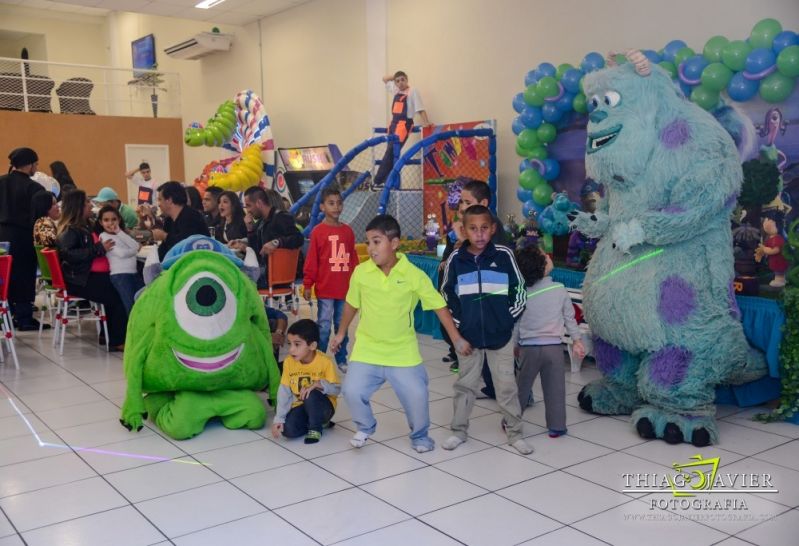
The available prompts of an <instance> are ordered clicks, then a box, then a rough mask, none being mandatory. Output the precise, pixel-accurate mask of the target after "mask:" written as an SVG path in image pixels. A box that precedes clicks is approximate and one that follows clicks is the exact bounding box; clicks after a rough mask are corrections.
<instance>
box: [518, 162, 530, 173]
mask: <svg viewBox="0 0 799 546" xmlns="http://www.w3.org/2000/svg"><path fill="white" fill-rule="evenodd" d="M532 168H533V165H532V163H530V160H529V159H522V160H521V161H520V162H519V172H520V173H522V172H524V171H526V170H527V169H532Z"/></svg>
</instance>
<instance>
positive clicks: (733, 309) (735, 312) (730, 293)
mask: <svg viewBox="0 0 799 546" xmlns="http://www.w3.org/2000/svg"><path fill="white" fill-rule="evenodd" d="M727 301H728V302H729V304H730V316H731V317H732V318H734V319H735V320H741V310H740V309H739V308H738V300H737V299H735V287H734V286H733V285H732V281H730V287H729V289H728V290H727Z"/></svg>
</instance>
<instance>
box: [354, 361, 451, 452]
mask: <svg viewBox="0 0 799 546" xmlns="http://www.w3.org/2000/svg"><path fill="white" fill-rule="evenodd" d="M386 381H388V382H389V384H390V385H391V387H392V388H393V389H394V392H395V393H396V395H397V398H399V401H400V403H401V404H402V409H404V410H405V416H406V417H407V419H408V427H410V429H411V433H410V438H411V444H412V445H414V446H417V445H420V446H425V447H428V448H431V449H432V448H433V446H435V443H434V442H433V439H432V438H430V437H429V436H428V435H427V430H428V429H429V428H430V406H429V402H428V398H429V397H428V392H427V370H426V369H425V367H424V365H422V364H419V365H417V366H408V367H401V366H379V365H376V364H364V363H363V362H350V364H349V367H348V368H347V376H346V378H345V379H344V388H343V394H344V399H345V400H346V401H347V405H348V406H349V408H350V414H351V415H352V420H353V422H354V423H355V424H356V425H357V427H358V430H359V431H360V432H363V433H365V434H369V435H372V434H374V432H375V430H376V428H377V421H376V420H375V416H374V414H373V413H372V406H371V405H369V399H370V398H372V395H373V394H374V393H375V391H376V390H377V389H379V388H380V386H381V385H383V383H385V382H386Z"/></svg>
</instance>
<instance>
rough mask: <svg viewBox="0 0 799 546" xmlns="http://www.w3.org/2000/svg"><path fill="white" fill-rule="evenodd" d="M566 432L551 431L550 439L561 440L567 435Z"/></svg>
mask: <svg viewBox="0 0 799 546" xmlns="http://www.w3.org/2000/svg"><path fill="white" fill-rule="evenodd" d="M566 432H567V431H566V430H553V429H549V437H550V438H560V437H561V436H563V435H565V434H566Z"/></svg>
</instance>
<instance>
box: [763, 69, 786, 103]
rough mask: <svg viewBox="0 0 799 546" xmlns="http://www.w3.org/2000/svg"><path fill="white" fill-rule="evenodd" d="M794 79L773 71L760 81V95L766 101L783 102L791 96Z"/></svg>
mask: <svg viewBox="0 0 799 546" xmlns="http://www.w3.org/2000/svg"><path fill="white" fill-rule="evenodd" d="M793 86H794V81H793V79H792V78H789V77H788V76H785V75H784V74H782V73H780V72H774V73H773V74H770V75H768V76H766V77H765V78H763V81H762V82H760V96H761V97H762V98H763V100H764V101H766V102H783V101H784V100H785V99H787V98H788V97H790V96H791V93H792V92H793Z"/></svg>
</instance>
